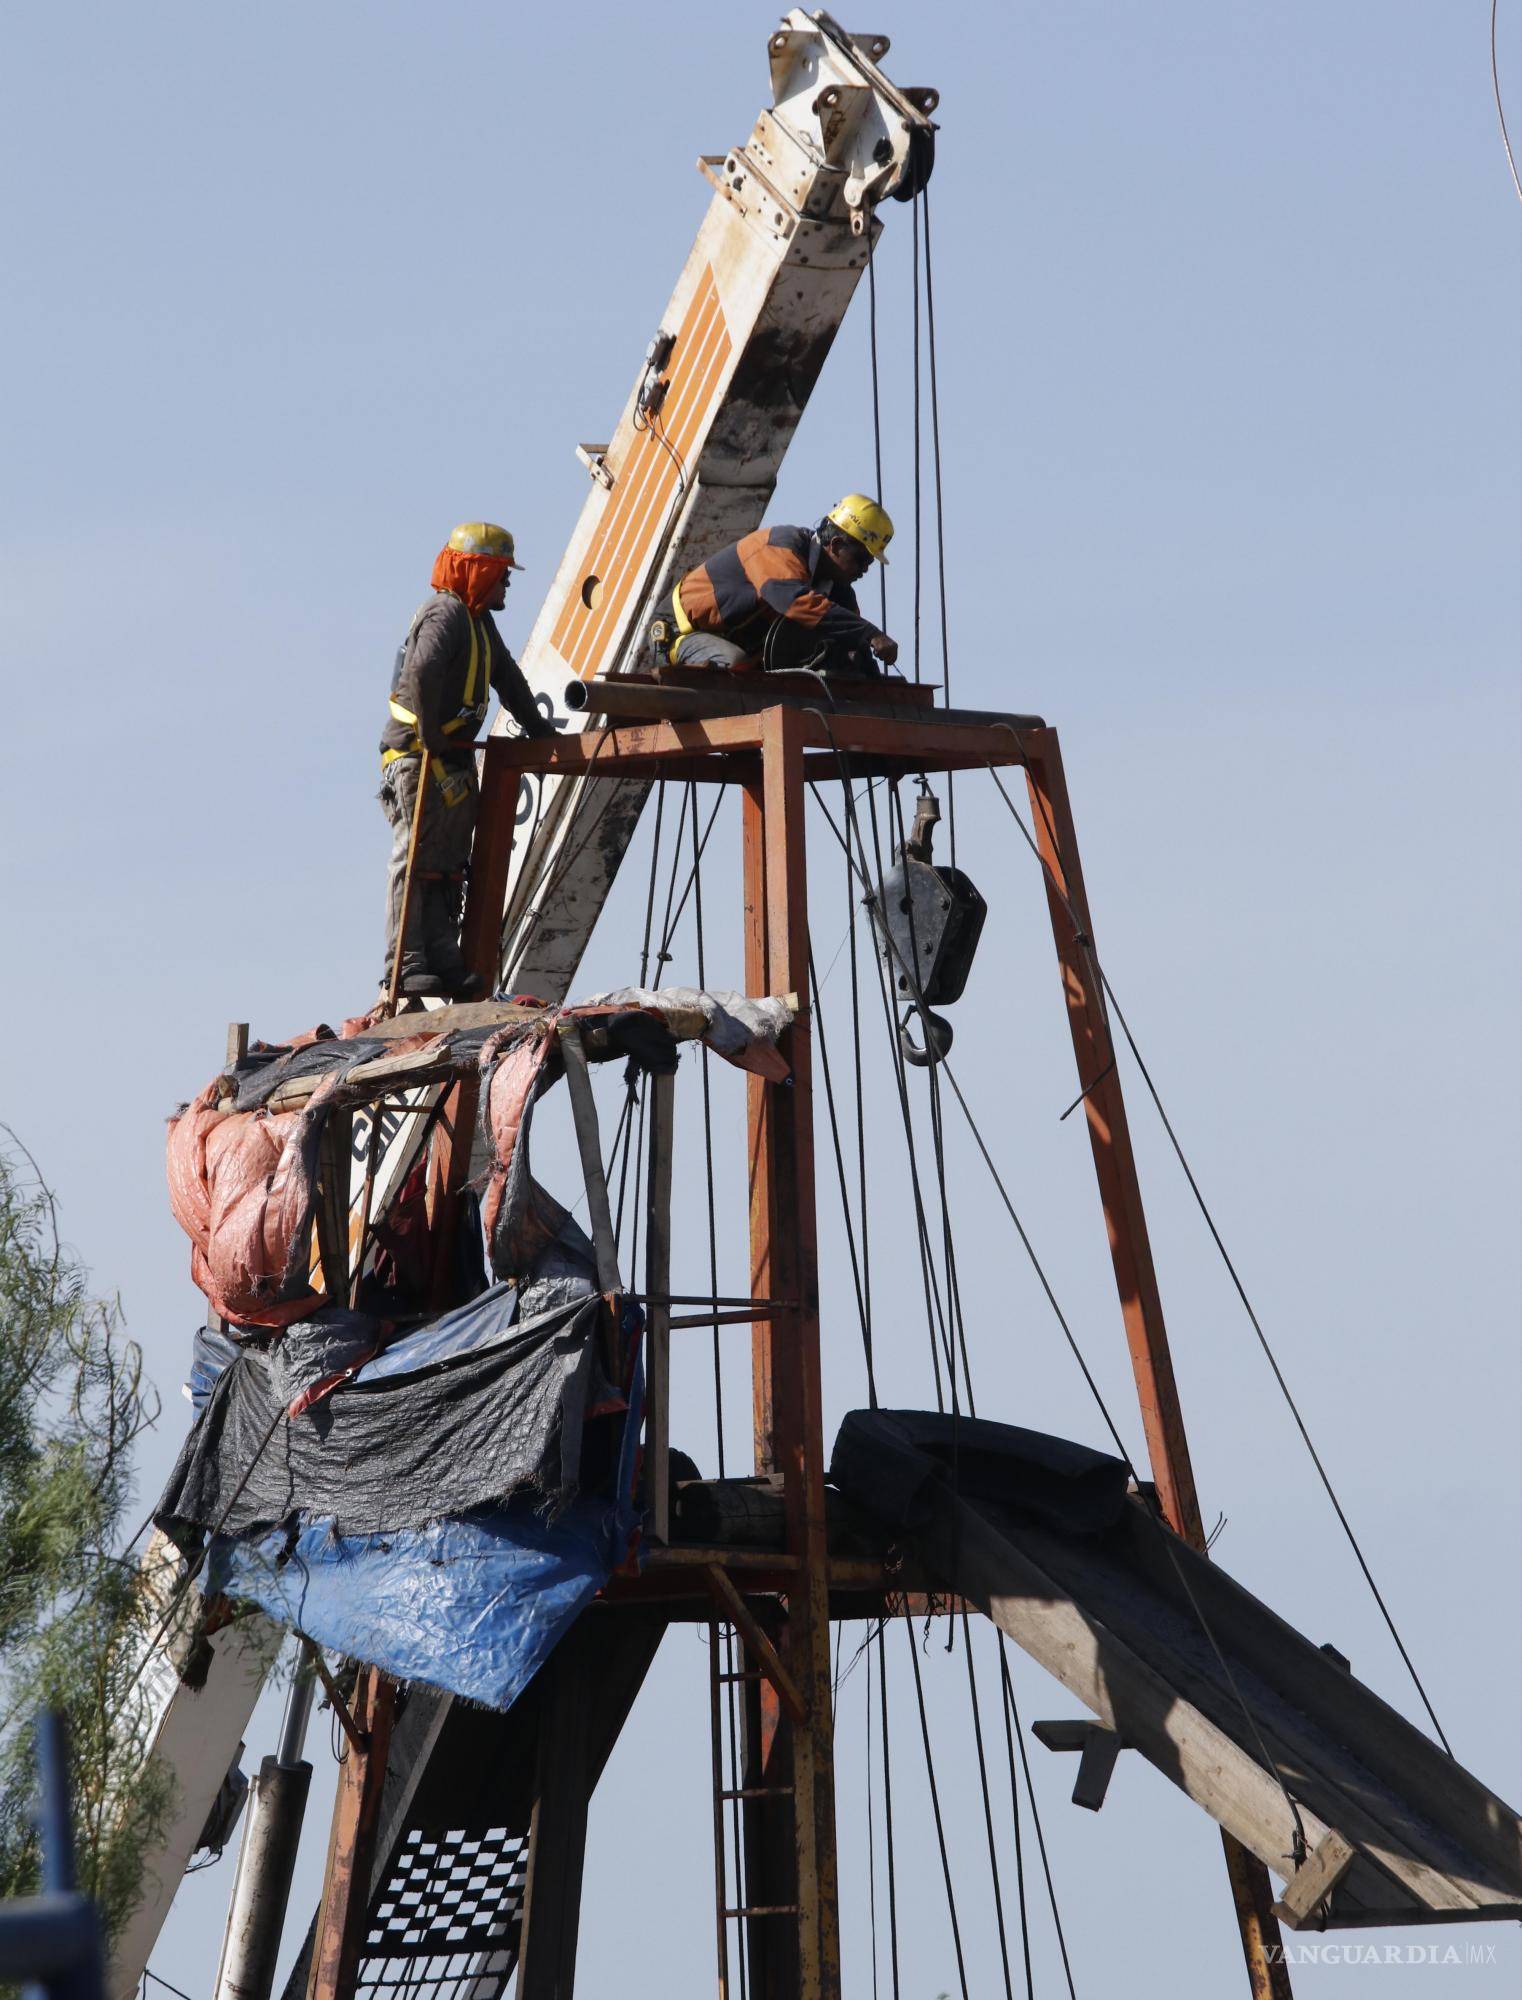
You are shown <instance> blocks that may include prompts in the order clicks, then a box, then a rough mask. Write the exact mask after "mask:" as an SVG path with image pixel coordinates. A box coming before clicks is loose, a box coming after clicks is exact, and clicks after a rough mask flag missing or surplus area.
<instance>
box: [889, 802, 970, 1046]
mask: <svg viewBox="0 0 1522 2000" xmlns="http://www.w3.org/2000/svg"><path fill="white" fill-rule="evenodd" d="M940 817H941V807H940V801H939V800H938V799H937V798H936V797H935V796H934V794H933V793H931V792H922V793H921V794H920V798H919V804H918V807H917V809H916V811H915V815H914V826H913V829H912V831H911V832H910V835H909V838H908V839H907V840H906V841H905V842H904V843H903V845H902V846H901V847H900V848H899V850H898V853H897V855H896V857H895V860H894V865H893V867H892V868H891V869H890V870H889V871H888V873H887V874H886V875H885V876H884V877H883V883H882V900H881V903H879V902H878V899H877V898H876V897H875V896H873V897H869V898H868V899H867V907H868V909H869V910H870V912H871V915H872V921H873V927H874V929H875V931H876V933H877V949H878V955H879V957H880V958H881V959H882V962H883V965H884V967H885V968H886V970H887V974H888V978H889V980H890V982H891V984H892V988H893V994H894V999H895V1001H896V1003H897V1004H898V1005H899V1006H901V1007H906V1008H907V1009H908V1010H909V1012H908V1014H907V1015H906V1017H905V1020H904V1025H903V1027H902V1028H901V1029H900V1030H899V1041H900V1045H901V1046H902V1047H903V1051H904V1056H905V1059H906V1060H907V1061H909V1062H912V1063H913V1064H915V1066H916V1067H917V1068H924V1067H926V1066H928V1065H929V1064H931V1063H937V1062H939V1061H940V1060H941V1059H942V1057H943V1056H944V1055H945V1054H946V1052H947V1050H948V1049H949V1048H950V1046H951V1024H950V1023H949V1022H948V1021H944V1020H942V1019H941V1017H940V1016H939V1015H935V1014H931V1013H930V1011H929V1010H930V1009H931V1008H932V1007H945V1006H949V1005H950V1004H951V1002H952V1001H953V1000H959V999H960V998H961V996H962V990H963V988H964V987H965V986H966V984H967V975H968V973H969V972H970V971H971V970H972V960H973V954H974V952H975V951H976V950H977V948H978V939H979V937H980V936H981V935H982V932H983V920H984V918H985V917H986V916H987V915H988V905H987V904H986V903H985V902H984V900H983V898H982V897H981V896H980V895H979V894H978V891H977V890H976V889H975V888H974V887H973V884H972V882H971V881H970V880H969V879H968V877H967V876H966V875H965V874H963V872H962V870H961V869H960V868H943V867H941V866H940V865H939V864H938V863H936V862H935V861H934V860H932V858H931V851H930V849H931V840H932V837H933V833H934V829H935V826H936V823H937V822H938V821H939V819H940ZM916 1016H918V1020H919V1026H920V1028H921V1031H922V1040H921V1042H920V1043H918V1044H916V1043H915V1042H914V1041H913V1039H912V1037H911V1034H910V1030H911V1028H912V1027H913V1026H914V1025H915V1017H916Z"/></svg>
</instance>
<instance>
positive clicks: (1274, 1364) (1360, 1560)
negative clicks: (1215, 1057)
mask: <svg viewBox="0 0 1522 2000" xmlns="http://www.w3.org/2000/svg"><path fill="white" fill-rule="evenodd" d="M1011 734H1012V735H1013V736H1014V737H1015V741H1016V744H1017V746H1019V748H1020V761H1021V763H1022V765H1025V752H1024V746H1023V745H1020V742H1019V731H1018V730H1015V729H1014V728H1013V727H1012V726H1011ZM1026 769H1027V775H1029V767H1028V766H1026ZM989 775H990V776H991V777H992V778H993V781H994V784H995V786H996V787H997V789H998V792H999V796H1000V797H1001V798H1002V799H1003V801H1004V803H1005V805H1006V806H1007V807H1008V808H1009V812H1010V816H1011V818H1012V819H1013V820H1014V822H1015V824H1016V826H1017V827H1018V828H1019V829H1020V833H1021V836H1022V837H1023V839H1024V840H1025V843H1026V845H1027V846H1028V847H1029V848H1030V850H1031V852H1032V853H1033V854H1034V855H1035V857H1036V860H1037V862H1038V863H1039V865H1040V867H1041V869H1042V872H1043V874H1044V875H1045V877H1046V880H1047V882H1048V884H1049V885H1050V886H1051V888H1052V891H1053V893H1054V894H1055V895H1056V896H1057V898H1058V900H1059V901H1060V902H1061V904H1062V906H1063V908H1064V909H1065V910H1066V912H1067V915H1068V919H1069V921H1070V922H1071V923H1072V925H1073V929H1074V931H1075V933H1076V934H1077V935H1078V936H1079V937H1080V938H1082V939H1083V941H1084V947H1085V950H1086V951H1087V953H1088V956H1089V961H1090V963H1091V965H1092V966H1093V968H1094V976H1095V981H1096V984H1097V986H1098V987H1099V989H1100V991H1101V992H1102V993H1103V995H1104V999H1105V1002H1106V1004H1107V1005H1108V1007H1110V1008H1111V1009H1113V1011H1114V1014H1115V1019H1116V1020H1117V1021H1118V1022H1119V1023H1120V1030H1121V1033H1122V1035H1123V1036H1124V1037H1125V1041H1126V1046H1127V1047H1128V1048H1129V1049H1130V1051H1131V1055H1132V1059H1133V1060H1134V1061H1135V1063H1136V1067H1137V1069H1138V1071H1139V1072H1140V1074H1141V1078H1142V1082H1143V1083H1144V1084H1145V1086H1146V1089H1147V1095H1148V1096H1149V1097H1150V1098H1151V1100H1152V1104H1153V1108H1154V1109H1155V1111H1156V1112H1157V1115H1158V1118H1159V1120H1160V1121H1161V1123H1162V1127H1163V1130H1164V1132H1165V1133H1166V1134H1167V1137H1168V1143H1169V1144H1170V1146H1171V1147H1172V1148H1173V1153H1174V1157H1175V1158H1176V1159H1177V1161H1178V1163H1179V1166H1180V1168H1181V1169H1182V1170H1183V1174H1184V1178H1185V1180H1186V1181H1187V1182H1188V1185H1189V1191H1190V1193H1191V1194H1192V1195H1193V1197H1194V1201H1195V1205H1196V1207H1197V1208H1198V1209H1199V1211H1200V1214H1201V1216H1202V1217H1203V1218H1204V1222H1205V1226H1206V1228H1207V1229H1208V1230H1209V1232H1210V1237H1211V1241H1212V1242H1213V1243H1214V1244H1215V1247H1216V1249H1217V1251H1218V1252H1219V1254H1220V1257H1221V1261H1222V1263H1223V1264H1224V1266H1225V1268H1226V1273H1227V1276H1228V1277H1229V1278H1230V1280H1231V1283H1232V1288H1233V1290H1234V1291H1235V1292H1236V1295H1237V1298H1238V1300H1239V1301H1240V1303H1241V1306H1242V1310H1243V1311H1244V1312H1245V1313H1246V1315H1247V1319H1248V1323H1249V1325H1250V1326H1251V1327H1252V1330H1253V1333H1254V1334H1255V1335H1256V1337H1257V1341H1258V1345H1259V1347H1260V1348H1261V1350H1262V1352H1263V1357H1264V1359H1265V1360H1266V1361H1267V1363H1268V1365H1269V1368H1270V1370H1271V1371H1272V1373H1273V1377H1274V1380H1275V1382H1276V1383H1277V1384H1278V1387H1279V1392H1280V1394H1281V1395H1282V1396H1283V1398H1284V1401H1285V1403H1286V1405H1287V1406H1288V1409H1289V1412H1290V1415H1291V1417H1292V1418H1293V1419H1294V1423H1295V1428H1296V1429H1297V1430H1298V1431H1299V1433H1300V1438H1301V1442H1302V1443H1303V1444H1304V1446H1305V1448H1306V1451H1307V1453H1308V1454H1309V1456H1310V1460H1311V1463H1312V1465H1313V1466H1314V1467H1315V1469H1316V1473H1317V1476H1318V1478H1319V1479H1320V1481H1321V1484H1322V1487H1323V1489H1324V1491H1325V1493H1326V1496H1327V1498H1328V1500H1330V1502H1331V1503H1332V1509H1333V1511H1334V1513H1335V1514H1336V1516H1337V1520H1338V1523H1339V1525H1340V1526H1341V1528H1342V1532H1343V1534H1344V1535H1345V1536H1346V1538H1347V1542H1348V1546H1349V1547H1350V1548H1351V1549H1352V1551H1353V1555H1354V1558H1355V1560H1356V1561H1357V1564H1358V1567H1359V1569H1360V1570H1361V1572H1362V1573H1363V1579H1364V1582H1365V1583H1366V1584H1367V1585H1368V1587H1369V1590H1370V1593H1371V1594H1372V1596H1373V1598H1374V1602H1375V1604H1376V1605H1377V1606H1378V1607H1379V1613H1380V1616H1381V1618H1382V1619H1383V1620H1384V1623H1385V1628H1386V1630H1387V1631H1388V1632H1389V1634H1390V1637H1391V1639H1392V1640H1393V1641H1394V1642H1395V1648H1396V1651H1397V1652H1398V1653H1399V1654H1400V1657H1401V1660H1402V1662H1403V1664H1404V1666H1405V1669H1406V1672H1407V1673H1408V1674H1409V1675H1410V1677H1411V1682H1412V1685H1413V1686H1414V1687H1415V1689H1416V1692H1417V1694H1418V1696H1419V1697H1420V1699H1421V1703H1422V1706H1423V1708H1424V1709H1425V1710H1426V1711H1427V1717H1428V1720H1429V1721H1430V1722H1431V1724H1432V1727H1433V1728H1434V1729H1435V1730H1436V1731H1437V1735H1438V1740H1439V1742H1440V1743H1441V1744H1442V1746H1443V1748H1444V1749H1445V1750H1446V1751H1447V1752H1448V1755H1449V1756H1450V1757H1451V1756H1452V1755H1453V1745H1452V1744H1451V1743H1450V1742H1449V1741H1448V1737H1447V1735H1446V1733H1445V1732H1444V1729H1443V1725H1442V1723H1441V1722H1439V1720H1438V1718H1437V1711H1436V1710H1435V1709H1434V1707H1433V1705H1432V1702H1431V1700H1430V1698H1429V1697H1428V1694H1427V1690H1426V1688H1425V1686H1424V1685H1423V1683H1422V1678H1421V1676H1420V1674H1419V1673H1418V1672H1417V1670H1416V1666H1415V1663H1414V1662H1413V1660H1412V1658H1411V1655H1410V1653H1409V1651H1408V1650H1407V1648H1406V1643H1405V1641H1404V1640H1403V1639H1402V1638H1401V1635H1400V1632H1399V1630H1398V1628H1397V1626H1396V1623H1395V1619H1394V1617H1393V1616H1392V1614H1391V1611H1390V1608H1389V1606H1388V1604H1387V1603H1386V1602H1385V1598H1384V1593H1383V1592H1382V1591H1381V1590H1380V1588H1379V1585H1378V1584H1377V1583H1376V1582H1375V1580H1374V1573H1373V1571H1372V1570H1371V1569H1370V1567H1369V1563H1368V1559H1367V1557H1366V1556H1365V1555H1364V1552H1363V1549H1362V1547H1361V1545H1360V1543H1359V1540H1358V1536H1357V1534H1356V1533H1355V1531H1354V1528H1353V1524H1352V1522H1351V1521H1350V1520H1349V1519H1348V1516H1347V1513H1346V1511H1345V1509H1344V1508H1343V1505H1342V1502H1341V1500H1340V1499H1339V1498H1338V1496H1337V1491H1336V1488H1335V1487H1334V1486H1333V1484H1332V1480H1331V1475H1330V1474H1329V1473H1328V1471H1327V1469H1326V1466H1325V1464H1324V1462H1323V1460H1322V1457H1321V1454H1320V1452H1319V1451H1318V1450H1317V1448H1316V1445H1315V1442H1314V1440H1313V1439H1312V1437H1311V1433H1310V1428H1309V1426H1308V1425H1307V1424H1306V1421H1305V1418H1304V1417H1303V1416H1302V1415H1301V1412H1300V1406H1299V1404H1298V1403H1297V1401H1296V1400H1295V1397H1294V1394H1293V1393H1292V1391H1291V1389H1290V1386H1289V1382H1288V1380H1287V1379H1286V1377H1285V1374H1284V1371H1283V1369H1282V1368H1281V1367H1280V1365H1279V1359H1278V1356H1277V1355H1276V1354H1275V1353H1274V1350H1273V1347H1272V1345H1271V1344H1270V1342H1269V1338H1268V1335H1267V1334H1266V1333H1265V1332H1264V1330H1263V1323H1262V1321H1261V1320H1260V1319H1259V1317H1258V1314H1257V1311H1256V1309H1255V1307H1254V1306H1253V1303H1252V1300H1251V1299H1250V1298H1249V1296H1248V1293H1247V1287H1246V1286H1245V1285H1244V1284H1243V1282H1242V1277H1241V1274H1240V1272H1239V1271H1238V1270H1237V1266H1236V1262H1235V1260H1234V1259H1233V1257H1232V1255H1231V1253H1230V1251H1229V1250H1228V1249H1227V1247H1226V1242H1225V1239H1224V1237H1223V1236H1222V1235H1221V1232H1220V1229H1219V1228H1218V1227H1217V1225H1216V1220H1215V1217H1214V1215H1213V1214H1212V1213H1211V1210H1210V1205H1209V1203H1208V1202H1207V1201H1206V1200H1205V1196H1204V1193H1203V1191H1202V1189H1201V1187H1200V1184H1199V1181H1198V1180H1197V1179H1196V1178H1195V1174H1194V1169H1193V1168H1192V1167H1191V1166H1190V1164H1189V1160H1188V1157H1187V1155H1186V1154H1185V1152H1184V1148H1183V1144H1182V1142H1181V1141H1180V1139H1179V1136H1178V1133H1177V1131H1176V1130H1175V1129H1174V1125H1173V1121H1172V1119H1171V1118H1170V1117H1169V1116H1168V1111H1167V1108H1166V1106H1165V1105H1164V1103H1163V1099H1162V1094H1161V1092H1160V1091H1159V1090H1158V1088H1157V1085H1156V1083H1155V1082H1154V1081H1153V1078H1152V1072H1151V1070H1150V1069H1149V1068H1148V1066H1147V1063H1146V1061H1145V1059H1144V1057H1143V1055H1142V1052H1141V1049H1140V1046H1139V1045H1138V1043H1137V1040H1136V1037H1135V1036H1134V1035H1133V1034H1132V1032H1131V1027H1130V1023H1129V1022H1128V1021H1127V1019H1126V1016H1125V1012H1124V1010H1123V1009H1122V1007H1121V1004H1120V1001H1119V998H1118V997H1117V995H1116V992H1115V988H1114V987H1113V986H1112V984H1111V983H1110V978H1109V974H1108V973H1107V972H1106V971H1105V969H1104V967H1103V966H1102V965H1101V963H1100V961H1099V957H1098V954H1097V952H1096V951H1095V949H1094V943H1093V939H1092V937H1091V936H1090V935H1089V932H1088V926H1087V924H1086V923H1084V922H1083V921H1082V919H1081V917H1080V914H1079V912H1078V911H1077V910H1076V909H1075V908H1074V906H1073V903H1072V900H1071V898H1070V897H1069V895H1068V893H1067V890H1066V887H1065V884H1064V881H1060V880H1059V879H1058V877H1057V874H1056V872H1055V870H1054V869H1053V868H1052V867H1051V865H1050V864H1049V862H1048V861H1047V859H1046V857H1045V855H1043V854H1042V852H1041V849H1040V846H1039V844H1038V842H1037V841H1036V838H1035V836H1034V835H1033V834H1032V832H1031V830H1030V828H1029V827H1028V826H1027V825H1026V824H1025V821H1024V820H1023V819H1022V818H1021V816H1020V813H1019V811H1018V809H1017V808H1016V806H1015V802H1014V800H1013V799H1011V797H1010V796H1009V793H1008V792H1007V791H1006V790H1005V789H1004V786H1003V784H1002V783H1000V780H999V774H998V772H997V771H996V770H994V769H993V768H992V767H990V771H989ZM1031 790H1032V796H1033V797H1034V798H1036V799H1037V800H1040V799H1041V794H1040V790H1039V787H1037V786H1035V785H1034V783H1033V784H1032V787H1031ZM1041 812H1042V819H1043V824H1044V826H1045V829H1046V835H1047V839H1048V840H1049V841H1050V843H1051V848H1052V852H1053V854H1055V855H1056V856H1057V859H1058V863H1059V865H1060V866H1062V868H1063V875H1064V877H1065V876H1066V873H1067V870H1066V865H1065V864H1064V863H1063V862H1062V846H1061V843H1060V841H1059V840H1058V839H1057V832H1056V828H1055V827H1054V825H1053V824H1052V819H1051V815H1050V813H1049V812H1048V811H1047V808H1046V806H1045V803H1044V802H1043V803H1042V804H1041ZM1095 1081H1096V1082H1097V1081H1098V1079H1097V1078H1096V1080H1095ZM1090 1088H1091V1089H1092V1088H1093V1085H1091V1086H1090ZM958 1094H959V1095H960V1093H958ZM985 1157H986V1155H985Z"/></svg>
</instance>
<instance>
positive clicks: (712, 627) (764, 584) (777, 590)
mask: <svg viewBox="0 0 1522 2000" xmlns="http://www.w3.org/2000/svg"><path fill="white" fill-rule="evenodd" d="M822 555H823V550H822V548H821V547H820V542H819V537H818V535H817V534H815V533H814V531H813V530H812V529H810V528H758V529H757V530H756V532H755V533H754V534H753V535H746V536H744V537H743V538H742V539H741V540H740V541H738V542H734V543H732V544H731V545H730V547H729V548H727V549H720V551H719V553H718V554H717V555H715V556H710V557H709V558H708V561H707V562H706V563H700V564H699V565H698V567H697V568H696V569H690V570H688V572H687V574H686V575H685V576H684V577H683V578H682V580H681V582H680V583H679V584H678V585H677V587H676V590H675V592H674V593H673V595H674V598H675V603H674V605H673V609H674V610H675V611H676V614H677V618H676V622H677V626H678V628H679V629H680V630H683V631H692V632H715V633H717V634H718V635H719V636H720V637H721V638H724V639H729V640H732V641H733V643H734V644H735V645H737V646H743V647H744V648H745V650H746V652H748V653H754V654H755V655H756V656H757V657H758V658H759V656H760V653H761V648H762V646H763V645H764V644H765V642H766V634H767V632H768V630H769V629H770V627H771V626H772V625H773V624H774V623H775V622H776V620H777V619H779V618H786V619H789V620H790V621H791V622H792V623H794V624H796V625H801V626H803V627H804V628H805V629H806V630H808V631H811V632H817V633H818V635H819V637H820V638H821V639H822V640H824V641H825V642H826V643H837V642H844V644H845V645H847V646H851V645H856V646H862V647H865V646H866V644H867V642H868V641H869V640H870V639H872V638H875V637H876V635H877V631H878V628H877V626H875V625H873V624H872V623H871V622H870V621H869V620H868V619H865V618H863V617H862V615H861V610H860V608H859V606H858V605H857V602H856V592H855V591H854V590H853V589H852V588H851V586H850V584H848V583H847V582H846V581H845V579H844V577H835V578H833V579H830V580H828V581H825V580H821V579H820V578H819V577H818V575H817V572H818V569H819V565H820V560H821V557H822Z"/></svg>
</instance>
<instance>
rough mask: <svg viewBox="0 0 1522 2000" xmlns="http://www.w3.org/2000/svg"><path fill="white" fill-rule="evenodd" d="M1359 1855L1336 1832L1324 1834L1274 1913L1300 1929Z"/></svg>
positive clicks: (1293, 1928) (1280, 1899)
mask: <svg viewBox="0 0 1522 2000" xmlns="http://www.w3.org/2000/svg"><path fill="white" fill-rule="evenodd" d="M1357 1858H1358V1849H1357V1848H1356V1847H1354V1846H1353V1844H1352V1842H1351V1841H1347V1840H1344V1839H1343V1837H1342V1835H1341V1834H1340V1833H1337V1832H1336V1831H1333V1832H1331V1833H1327V1834H1323V1835H1322V1837H1321V1839H1320V1840H1319V1841H1318V1842H1317V1844H1316V1851H1315V1853H1314V1854H1312V1855H1311V1857H1310V1858H1309V1860H1307V1861H1306V1862H1305V1863H1304V1865H1303V1866H1302V1867H1300V1868H1297V1869H1296V1871H1295V1873H1294V1875H1293V1876H1292V1877H1291V1878H1290V1881H1289V1884H1288V1886H1287V1887H1286V1889H1285V1891H1284V1894H1283V1895H1282V1896H1281V1897H1280V1898H1279V1900H1278V1902H1277V1903H1275V1905H1274V1915H1275V1916H1276V1917H1282V1918H1283V1919H1284V1920H1285V1922H1286V1923H1287V1924H1289V1926H1290V1928H1291V1929H1292V1930H1299V1928H1300V1926H1301V1925H1302V1924H1303V1923H1306V1922H1308V1921H1309V1920H1310V1918H1311V1917H1313V1916H1314V1915H1315V1913H1316V1910H1317V1908H1318V1907H1319V1906H1320V1905H1321V1904H1322V1903H1324V1902H1325V1901H1326V1899H1327V1897H1328V1896H1330V1895H1331V1893H1332V1891H1333V1890H1334V1889H1335V1888H1336V1887H1337V1884H1338V1883H1339V1882H1340V1881H1341V1880H1342V1878H1343V1876H1344V1875H1346V1874H1347V1872H1348V1870H1349V1869H1350V1868H1351V1867H1352V1865H1353V1863H1354V1861H1355V1860H1357Z"/></svg>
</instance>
